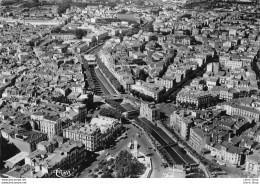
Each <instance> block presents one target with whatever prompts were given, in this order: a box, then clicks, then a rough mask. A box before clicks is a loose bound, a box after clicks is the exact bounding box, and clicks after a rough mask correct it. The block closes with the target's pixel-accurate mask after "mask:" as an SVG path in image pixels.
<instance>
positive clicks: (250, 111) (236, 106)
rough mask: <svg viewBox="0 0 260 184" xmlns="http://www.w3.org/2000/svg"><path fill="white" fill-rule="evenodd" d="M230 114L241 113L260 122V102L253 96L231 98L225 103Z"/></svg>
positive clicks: (240, 114)
mask: <svg viewBox="0 0 260 184" xmlns="http://www.w3.org/2000/svg"><path fill="white" fill-rule="evenodd" d="M223 106H224V109H225V110H226V113H227V114H228V115H231V116H232V115H239V116H243V117H246V118H248V119H250V120H252V121H253V120H254V121H256V122H258V121H259V120H260V109H259V107H260V102H259V100H256V99H254V100H253V99H251V98H239V99H235V100H231V101H230V102H228V103H226V104H224V105H223Z"/></svg>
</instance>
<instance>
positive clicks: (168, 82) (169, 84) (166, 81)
mask: <svg viewBox="0 0 260 184" xmlns="http://www.w3.org/2000/svg"><path fill="white" fill-rule="evenodd" d="M154 83H155V84H157V85H161V86H165V88H166V90H168V89H171V88H173V86H174V85H175V84H176V79H175V78H174V77H167V76H163V77H162V78H159V77H156V78H155V79H154Z"/></svg>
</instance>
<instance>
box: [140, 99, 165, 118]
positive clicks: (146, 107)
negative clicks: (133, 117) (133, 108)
mask: <svg viewBox="0 0 260 184" xmlns="http://www.w3.org/2000/svg"><path fill="white" fill-rule="evenodd" d="M140 116H142V117H144V118H146V119H148V120H149V121H152V122H153V121H156V120H158V119H159V118H160V109H159V108H158V107H156V106H155V104H154V103H144V102H142V103H141V107H140Z"/></svg>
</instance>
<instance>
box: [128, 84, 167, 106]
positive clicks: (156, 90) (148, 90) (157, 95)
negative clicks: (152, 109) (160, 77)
mask: <svg viewBox="0 0 260 184" xmlns="http://www.w3.org/2000/svg"><path fill="white" fill-rule="evenodd" d="M131 89H133V90H135V91H138V92H140V93H142V94H145V95H147V96H150V97H152V98H154V99H155V100H157V101H160V99H161V97H162V95H163V93H164V92H165V90H166V89H165V88H164V87H161V85H156V84H153V83H147V82H142V81H137V82H136V83H135V84H134V85H132V86H131Z"/></svg>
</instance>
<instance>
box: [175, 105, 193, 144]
mask: <svg viewBox="0 0 260 184" xmlns="http://www.w3.org/2000/svg"><path fill="white" fill-rule="evenodd" d="M193 119H194V117H193V116H191V115H190V114H189V113H187V112H186V111H185V110H180V111H174V112H173V113H172V114H171V115H170V125H171V126H172V127H173V128H174V130H175V131H176V132H177V133H179V134H180V135H181V136H182V137H183V138H184V139H186V140H188V139H189V136H190V128H191V127H192V125H193Z"/></svg>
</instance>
